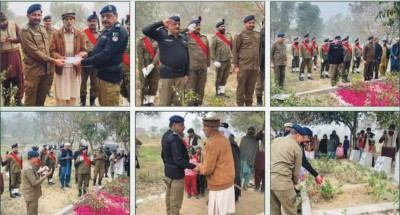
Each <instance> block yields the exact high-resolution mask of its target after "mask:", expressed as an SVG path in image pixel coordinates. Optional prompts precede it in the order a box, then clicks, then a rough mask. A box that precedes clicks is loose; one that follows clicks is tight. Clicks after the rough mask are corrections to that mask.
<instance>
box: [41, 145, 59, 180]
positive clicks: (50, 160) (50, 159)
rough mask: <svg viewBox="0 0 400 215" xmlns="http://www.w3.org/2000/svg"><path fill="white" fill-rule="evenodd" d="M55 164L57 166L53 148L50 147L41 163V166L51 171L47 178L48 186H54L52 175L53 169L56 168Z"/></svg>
mask: <svg viewBox="0 0 400 215" xmlns="http://www.w3.org/2000/svg"><path fill="white" fill-rule="evenodd" d="M56 164H57V158H56V155H55V154H54V147H53V146H52V145H50V146H49V152H48V153H47V156H46V157H45V158H44V162H43V166H47V167H48V168H49V169H52V170H53V171H52V172H51V174H50V175H49V177H48V184H49V185H54V182H53V173H54V169H55V168H56Z"/></svg>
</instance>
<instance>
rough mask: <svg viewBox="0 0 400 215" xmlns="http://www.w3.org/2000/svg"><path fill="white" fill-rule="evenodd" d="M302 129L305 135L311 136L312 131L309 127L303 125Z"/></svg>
mask: <svg viewBox="0 0 400 215" xmlns="http://www.w3.org/2000/svg"><path fill="white" fill-rule="evenodd" d="M303 129H304V130H305V132H306V134H305V135H307V136H309V137H312V136H313V132H312V131H311V129H309V128H308V127H303Z"/></svg>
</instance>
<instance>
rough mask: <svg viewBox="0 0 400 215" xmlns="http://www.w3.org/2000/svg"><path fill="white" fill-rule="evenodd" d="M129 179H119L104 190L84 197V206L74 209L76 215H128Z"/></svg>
mask: <svg viewBox="0 0 400 215" xmlns="http://www.w3.org/2000/svg"><path fill="white" fill-rule="evenodd" d="M129 192H130V184H129V178H117V179H114V180H113V181H112V182H110V183H109V184H107V185H106V186H105V188H104V189H102V190H100V191H97V192H92V193H89V194H87V195H85V196H84V198H83V201H82V202H84V203H83V204H81V205H80V206H78V207H76V208H75V209H74V214H76V215H128V214H130V213H129V209H130V202H129Z"/></svg>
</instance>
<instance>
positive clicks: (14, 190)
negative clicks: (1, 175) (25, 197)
mask: <svg viewBox="0 0 400 215" xmlns="http://www.w3.org/2000/svg"><path fill="white" fill-rule="evenodd" d="M11 149H12V152H10V153H8V155H7V157H6V159H5V161H6V162H7V168H8V171H9V173H10V188H9V189H10V197H11V198H16V197H17V196H21V194H20V193H19V186H20V185H21V170H22V163H23V160H22V154H21V153H19V152H18V143H14V144H12V145H11Z"/></svg>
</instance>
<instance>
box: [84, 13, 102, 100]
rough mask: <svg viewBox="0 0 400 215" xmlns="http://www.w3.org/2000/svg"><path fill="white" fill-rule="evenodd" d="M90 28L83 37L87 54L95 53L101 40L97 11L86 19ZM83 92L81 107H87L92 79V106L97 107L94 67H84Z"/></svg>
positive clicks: (95, 71)
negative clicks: (99, 39) (88, 84)
mask: <svg viewBox="0 0 400 215" xmlns="http://www.w3.org/2000/svg"><path fill="white" fill-rule="evenodd" d="M86 21H87V24H88V28H86V29H85V30H83V35H84V37H85V43H86V46H87V52H91V51H93V48H94V46H96V43H97V39H98V38H99V35H100V31H99V30H97V28H98V27H99V26H100V23H99V17H98V16H97V14H96V11H93V13H92V14H91V15H90V16H89V17H88V18H87V19H86ZM81 78H82V82H81V92H80V99H81V102H80V106H86V94H87V81H88V79H90V94H89V95H90V97H89V102H90V106H95V101H96V97H97V69H96V67H94V66H93V65H88V66H83V67H82V73H81Z"/></svg>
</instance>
